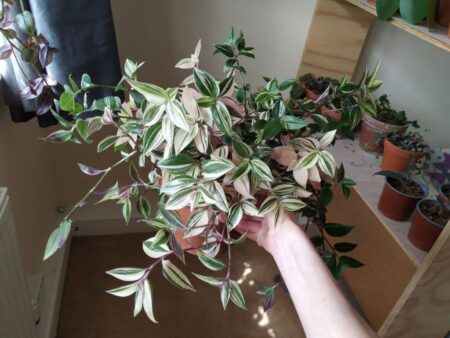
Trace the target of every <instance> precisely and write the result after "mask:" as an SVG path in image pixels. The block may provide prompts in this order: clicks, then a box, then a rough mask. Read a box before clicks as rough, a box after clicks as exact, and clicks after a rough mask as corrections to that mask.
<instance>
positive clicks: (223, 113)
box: [211, 101, 233, 135]
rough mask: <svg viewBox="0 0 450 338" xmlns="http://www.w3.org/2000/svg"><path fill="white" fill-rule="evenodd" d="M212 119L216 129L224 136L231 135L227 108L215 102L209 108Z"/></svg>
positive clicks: (230, 123) (230, 121)
mask: <svg viewBox="0 0 450 338" xmlns="http://www.w3.org/2000/svg"><path fill="white" fill-rule="evenodd" d="M211 111H212V117H213V120H214V123H215V124H216V126H217V128H218V129H219V130H220V131H221V132H222V133H224V134H225V135H231V128H232V126H233V122H232V120H231V116H230V113H229V112H228V109H227V107H226V106H225V104H223V103H222V102H221V101H217V102H216V104H215V105H213V106H212V108H211Z"/></svg>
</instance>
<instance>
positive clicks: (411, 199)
mask: <svg viewBox="0 0 450 338" xmlns="http://www.w3.org/2000/svg"><path fill="white" fill-rule="evenodd" d="M375 175H381V176H384V177H385V184H384V187H383V191H382V193H381V195H380V199H379V201H378V209H379V210H380V211H381V212H382V213H383V215H384V216H386V217H387V218H390V219H392V220H395V221H406V220H407V219H408V218H409V217H410V216H411V214H412V212H413V211H414V208H415V206H416V204H417V202H418V201H419V200H421V199H422V198H424V197H426V196H427V195H428V187H427V186H426V184H424V183H423V182H422V181H420V180H419V179H417V178H416V177H412V176H410V175H409V174H406V173H401V172H394V171H380V172H378V173H376V174H375Z"/></svg>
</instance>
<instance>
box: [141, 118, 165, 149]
mask: <svg viewBox="0 0 450 338" xmlns="http://www.w3.org/2000/svg"><path fill="white" fill-rule="evenodd" d="M163 141H164V136H163V133H162V123H161V122H158V123H156V124H154V125H152V126H150V127H148V128H147V130H146V131H145V133H144V136H143V140H142V153H143V154H145V155H148V154H149V153H150V152H151V151H153V150H155V149H156V148H158V147H159V146H160V145H161V143H162V142H163Z"/></svg>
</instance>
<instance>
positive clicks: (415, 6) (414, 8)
mask: <svg viewBox="0 0 450 338" xmlns="http://www.w3.org/2000/svg"><path fill="white" fill-rule="evenodd" d="M437 2H438V0H427V1H423V0H377V1H376V9H377V16H378V18H379V19H380V20H388V19H390V18H391V17H392V16H394V14H395V13H397V12H398V11H400V15H401V17H402V18H403V20H405V21H406V22H407V23H410V24H418V23H420V22H422V21H424V20H425V19H426V20H427V25H428V27H429V28H431V27H432V26H433V24H434V19H435V18H436V9H437ZM441 2H445V1H441Z"/></svg>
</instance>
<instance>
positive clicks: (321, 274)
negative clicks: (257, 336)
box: [269, 220, 376, 338]
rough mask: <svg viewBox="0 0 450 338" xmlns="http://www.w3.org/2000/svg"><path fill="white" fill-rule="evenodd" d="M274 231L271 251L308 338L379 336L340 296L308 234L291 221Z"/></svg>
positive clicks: (342, 296) (332, 278) (341, 295)
mask: <svg viewBox="0 0 450 338" xmlns="http://www.w3.org/2000/svg"><path fill="white" fill-rule="evenodd" d="M280 226H282V227H283V229H281V227H280V231H277V230H275V233H274V234H273V235H274V238H273V240H272V241H271V243H270V248H269V252H270V253H271V254H272V256H273V257H274V259H275V261H276V263H277V265H278V268H279V269H280V272H281V274H282V276H283V279H284V281H285V283H286V286H287V288H288V289H289V293H290V295H291V298H292V300H293V302H294V305H295V308H296V310H297V313H298V315H299V317H300V320H301V322H302V325H303V328H304V330H305V333H306V335H307V337H308V338H322V337H343V338H344V337H345V338H351V337H357V338H364V337H376V334H375V333H374V332H373V331H372V329H371V328H370V327H369V326H368V325H367V324H366V323H365V321H364V320H362V318H361V317H360V316H359V315H358V314H357V313H356V311H355V310H354V309H353V307H352V306H351V305H350V304H349V303H348V301H347V300H346V299H345V297H344V295H343V294H342V293H341V291H340V289H339V287H338V286H337V283H336V281H335V279H334V277H333V276H332V275H331V273H330V272H329V270H328V268H327V267H326V265H325V264H324V263H323V261H322V259H321V257H320V256H319V255H318V254H317V252H316V250H315V248H314V247H313V245H312V244H311V242H310V240H309V238H308V237H307V236H306V234H305V233H304V232H303V231H301V230H300V229H299V228H298V226H297V225H296V224H295V223H294V222H293V221H291V220H286V221H285V222H284V224H283V225H280Z"/></svg>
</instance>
